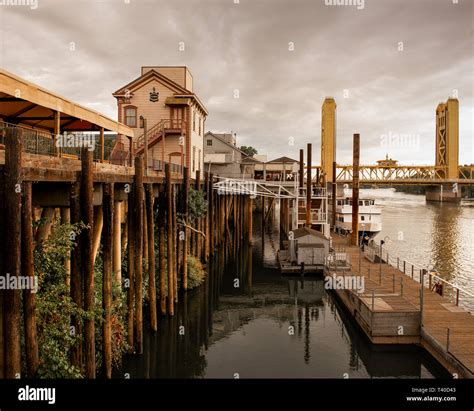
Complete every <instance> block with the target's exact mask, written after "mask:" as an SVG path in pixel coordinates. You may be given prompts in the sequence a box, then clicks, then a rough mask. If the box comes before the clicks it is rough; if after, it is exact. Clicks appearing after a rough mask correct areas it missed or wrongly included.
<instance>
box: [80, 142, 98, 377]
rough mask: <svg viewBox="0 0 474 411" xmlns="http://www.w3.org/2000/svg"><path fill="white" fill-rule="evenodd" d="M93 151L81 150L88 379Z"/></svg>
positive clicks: (90, 368)
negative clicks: (84, 226)
mask: <svg viewBox="0 0 474 411" xmlns="http://www.w3.org/2000/svg"><path fill="white" fill-rule="evenodd" d="M92 172H93V170H92V151H89V150H88V148H87V147H83V148H82V149H81V173H82V174H81V220H82V222H83V223H84V224H86V225H87V226H88V228H87V229H84V230H83V231H82V232H81V264H82V267H81V268H82V275H83V277H84V310H85V311H86V312H88V313H89V314H90V318H87V319H86V320H85V321H84V335H85V344H84V346H85V365H86V367H85V368H86V378H95V373H96V368H95V325H94V318H93V313H94V299H95V296H94V260H93V250H92V233H93V230H94V210H93V205H92V204H93V203H92V194H93V188H94V187H93V177H92Z"/></svg>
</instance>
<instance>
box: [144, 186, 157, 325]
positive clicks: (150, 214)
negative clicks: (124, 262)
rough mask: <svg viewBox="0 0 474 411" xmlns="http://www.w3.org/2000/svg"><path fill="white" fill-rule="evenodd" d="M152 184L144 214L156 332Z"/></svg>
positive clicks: (147, 192)
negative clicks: (145, 216) (145, 217)
mask: <svg viewBox="0 0 474 411" xmlns="http://www.w3.org/2000/svg"><path fill="white" fill-rule="evenodd" d="M153 210H154V194H153V184H148V185H147V191H146V213H147V219H146V220H147V224H148V300H149V304H150V327H151V329H152V330H153V331H157V330H158V319H157V314H156V281H155V217H154V213H153Z"/></svg>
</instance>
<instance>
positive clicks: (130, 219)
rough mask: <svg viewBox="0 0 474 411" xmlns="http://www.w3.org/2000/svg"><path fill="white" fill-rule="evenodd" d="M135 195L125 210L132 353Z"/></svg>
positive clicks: (132, 193) (128, 323) (133, 194)
mask: <svg viewBox="0 0 474 411" xmlns="http://www.w3.org/2000/svg"><path fill="white" fill-rule="evenodd" d="M134 196H135V193H134V192H133V190H132V191H130V193H129V194H128V207H127V208H128V210H127V225H128V228H127V233H128V239H127V258H128V260H127V280H128V281H127V283H126V285H127V341H128V345H129V347H130V350H131V351H132V352H133V344H134V329H135V324H134V310H135V308H134V307H135V241H134V233H135V213H134V210H133V202H134V199H133V197H134Z"/></svg>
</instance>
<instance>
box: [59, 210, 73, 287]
mask: <svg viewBox="0 0 474 411" xmlns="http://www.w3.org/2000/svg"><path fill="white" fill-rule="evenodd" d="M60 213H61V224H70V223H71V210H70V208H68V207H61V210H60ZM64 268H65V269H66V276H67V278H66V283H67V284H68V285H70V281H71V256H70V253H68V256H67V258H66V260H65V261H64Z"/></svg>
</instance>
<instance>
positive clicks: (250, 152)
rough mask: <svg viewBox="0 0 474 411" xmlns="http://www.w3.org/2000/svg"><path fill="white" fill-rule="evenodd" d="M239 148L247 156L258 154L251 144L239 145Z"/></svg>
mask: <svg viewBox="0 0 474 411" xmlns="http://www.w3.org/2000/svg"><path fill="white" fill-rule="evenodd" d="M240 150H241V151H243V152H244V153H245V154H247V155H248V156H249V157H253V156H254V155H255V154H258V151H257V150H256V149H255V148H253V147H252V146H241V147H240Z"/></svg>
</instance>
